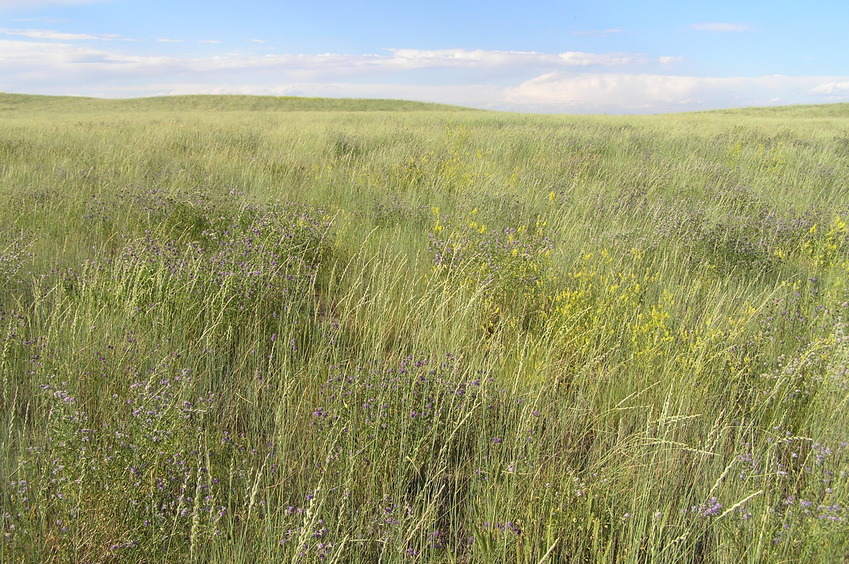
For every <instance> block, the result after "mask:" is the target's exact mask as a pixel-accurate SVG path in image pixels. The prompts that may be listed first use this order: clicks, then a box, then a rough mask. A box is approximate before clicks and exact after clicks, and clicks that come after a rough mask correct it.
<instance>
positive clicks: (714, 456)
mask: <svg viewBox="0 0 849 564" xmlns="http://www.w3.org/2000/svg"><path fill="white" fill-rule="evenodd" d="M0 198H2V202H3V205H2V206H0V276H2V277H0V394H2V395H0V509H1V510H2V511H0V513H2V514H0V519H2V521H0V525H1V526H2V533H3V538H2V540H0V561H2V562H288V561H293V562H300V561H303V562H313V561H325V562H377V561H381V562H460V563H463V562H534V563H536V562H753V563H754V562H769V563H774V562H841V561H847V559H849V522H847V519H849V447H848V446H847V441H849V410H847V407H849V406H847V401H849V368H847V366H849V333H847V326H846V323H847V316H848V314H849V303H848V302H849V287H847V283H849V229H847V221H849V106H847V105H830V106H821V107H794V108H778V109H751V110H739V111H725V112H706V113H696V114H681V115H670V116H644V117H607V116H583V117H575V116H531V115H513V114H501V113H490V112H480V111H468V110H462V109H459V108H450V107H444V106H442V107H439V106H429V105H416V104H412V103H404V104H399V103H393V102H387V101H356V100H342V101H339V100H337V101H323V100H310V99H297V98H284V99H280V98H250V97H183V98H163V99H148V100H123V101H106V100H91V99H66V98H46V97H29V96H15V95H0Z"/></svg>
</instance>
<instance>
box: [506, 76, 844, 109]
mask: <svg viewBox="0 0 849 564" xmlns="http://www.w3.org/2000/svg"><path fill="white" fill-rule="evenodd" d="M817 84H820V87H819V90H817V87H816V86H815V85H817ZM834 84H842V85H845V87H846V90H845V91H844V92H843V95H844V98H846V99H849V81H848V82H843V83H839V82H838V83H834ZM841 88H842V86H840V87H834V86H832V83H823V82H822V77H790V76H781V75H772V76H760V77H723V78H715V77H697V76H674V75H657V74H631V73H585V74H570V73H564V72H551V73H546V74H543V75H541V76H538V77H536V78H533V79H531V80H528V81H525V82H523V83H522V84H520V85H518V86H516V87H514V88H510V89H507V90H506V91H505V101H507V102H511V103H514V104H517V105H524V106H529V107H531V106H535V107H537V108H540V109H541V111H542V110H544V111H552V110H555V109H557V108H560V109H561V111H565V110H567V109H572V110H575V111H581V112H593V111H597V112H617V113H621V112H669V111H688V110H697V109H711V108H723V107H745V106H760V105H774V104H799V103H817V102H822V101H824V100H822V99H821V98H817V97H816V96H815V95H816V94H823V93H826V94H833V93H834V92H837V91H841ZM812 94H814V96H812Z"/></svg>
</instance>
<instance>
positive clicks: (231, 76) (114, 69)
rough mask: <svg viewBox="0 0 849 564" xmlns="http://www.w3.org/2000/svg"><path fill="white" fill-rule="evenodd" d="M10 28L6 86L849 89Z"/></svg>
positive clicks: (364, 91) (732, 96)
mask: <svg viewBox="0 0 849 564" xmlns="http://www.w3.org/2000/svg"><path fill="white" fill-rule="evenodd" d="M0 35H6V36H7V37H11V38H12V39H0V91H6V92H23V93H34V94H65V95H83V96H96V97H107V98H119V97H121V98H123V97H135V96H151V95H167V94H213V93H228V94H266V95H304V96H333V97H375V98H401V99H410V100H421V101H427V102H442V103H449V104H458V105H463V106H471V107H479V108H488V109H499V110H511V111H531V112H569V113H602V112H606V113H652V112H671V111H690V110H699V109H712V108H722V107H739V106H756V105H770V104H797V103H820V102H833V101H849V76H825V77H821V76H812V77H791V76H780V75H775V76H761V77H722V78H715V77H697V76H687V75H685V74H672V73H671V72H670V71H669V70H668V69H669V68H677V63H681V62H682V61H683V59H682V58H681V57H677V56H672V55H670V56H664V57H657V58H651V57H648V56H645V55H642V54H637V53H590V52H580V51H566V52H562V53H539V52H530V51H528V52H525V51H498V50H483V49H437V50H423V49H387V50H385V51H383V52H381V53H376V54H362V55H350V54H338V53H324V54H266V55H252V54H246V53H241V52H230V53H220V54H217V55H210V56H203V57H181V56H167V55H161V56H155V55H150V54H139V51H141V50H140V49H138V47H137V46H138V45H139V44H140V43H128V42H126V41H117V40H119V39H120V38H119V37H118V36H113V35H88V34H62V33H56V32H50V31H45V30H8V29H0ZM20 38H25V39H20ZM113 40H115V41H113ZM163 41H164V40H163V39H159V40H153V41H151V42H149V43H148V46H149V45H163ZM168 41H178V39H177V38H173V39H168ZM248 43H250V44H251V45H253V46H254V48H255V47H256V45H257V43H256V42H246V44H248ZM112 46H114V47H115V48H114V49H113V48H111V47H112ZM119 47H120V48H119ZM222 48H224V47H222V46H220V45H216V46H215V47H214V49H222Z"/></svg>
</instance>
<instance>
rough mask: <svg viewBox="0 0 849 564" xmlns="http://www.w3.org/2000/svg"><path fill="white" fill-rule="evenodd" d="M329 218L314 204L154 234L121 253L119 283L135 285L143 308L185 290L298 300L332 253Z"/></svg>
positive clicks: (236, 304) (234, 299) (236, 298)
mask: <svg viewBox="0 0 849 564" xmlns="http://www.w3.org/2000/svg"><path fill="white" fill-rule="evenodd" d="M329 222H330V220H329V218H328V217H327V216H326V215H321V214H320V213H318V212H315V211H313V210H311V209H308V208H302V207H298V206H282V207H278V208H272V209H270V210H266V211H263V212H262V213H257V214H254V215H253V217H248V218H246V219H245V220H243V221H237V222H234V223H231V224H229V225H227V226H226V227H224V228H219V229H205V230H202V231H201V232H200V233H199V234H198V238H197V239H196V240H189V241H186V240H184V239H167V238H165V239H163V238H162V237H161V235H159V234H156V233H154V232H148V233H146V234H145V236H144V237H143V238H142V239H140V240H137V241H135V242H131V243H129V244H128V245H127V246H126V247H125V248H124V249H123V250H122V251H121V254H120V255H119V257H118V259H117V264H116V269H117V274H116V279H117V280H116V282H117V283H118V284H121V285H123V286H125V287H126V286H128V285H129V287H127V288H126V289H127V290H129V291H130V293H136V294H137V295H136V296H135V299H136V302H137V303H138V304H139V305H141V306H144V305H145V304H147V303H162V302H165V303H168V302H169V301H173V300H174V295H175V294H180V293H182V294H183V295H186V297H187V298H188V299H189V300H190V301H198V300H197V299H196V298H197V297H198V296H205V295H208V294H210V293H213V294H220V295H221V299H222V301H223V302H224V303H226V304H227V306H228V307H229V308H235V309H237V310H238V309H244V308H246V307H248V306H250V305H253V306H256V304H257V302H262V301H263V300H268V299H270V300H276V301H283V302H284V303H285V302H290V301H292V302H294V301H296V300H297V298H296V297H298V296H300V295H302V294H304V293H305V288H306V286H308V285H309V283H310V282H311V280H312V278H313V277H314V276H315V272H316V267H317V265H318V264H319V263H320V261H321V260H322V256H323V253H324V252H325V251H326V237H327V230H328V229H329V227H330V223H329ZM122 295H126V292H125V293H124V294H122ZM192 296H194V298H195V299H192ZM301 297H302V296H301Z"/></svg>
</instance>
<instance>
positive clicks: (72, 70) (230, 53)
mask: <svg viewBox="0 0 849 564" xmlns="http://www.w3.org/2000/svg"><path fill="white" fill-rule="evenodd" d="M847 25H849V1H847V0H808V1H807V2H802V1H799V0H794V1H788V0H772V1H769V2H766V1H761V0H734V1H729V0H713V1H712V2H687V1H682V0H675V1H666V0H662V1H661V0H658V1H652V0H646V1H642V2H640V1H636V0H586V1H572V0H565V1H556V0H525V1H524V2H518V1H516V0H511V1H505V0H488V1H487V2H467V1H463V0H453V1H452V0H428V1H417V2H406V1H404V0H375V1H371V2H361V1H357V0H347V1H342V0H300V1H297V2H295V1H291V0H278V1H272V0H203V1H196V0H182V1H181V0H0V92H7V93H21V94H50V95H71V96H92V97H98V98H136V97H145V96H162V95H175V94H258V95H274V96H318V97H346V98H391V99H403V100H418V101H424V102H440V103H447V104H457V105H461V106H468V107H474V108H483V109H492V110H505V111H516V112H536V113H570V114H592V113H609V114H645V113H667V112H682V111H696V110H709V109H720V108H730V107H750V106H771V105H789V104H820V103H831V102H849V41H847V39H846V36H847V32H846V27H847Z"/></svg>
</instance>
